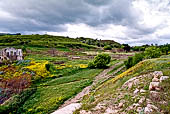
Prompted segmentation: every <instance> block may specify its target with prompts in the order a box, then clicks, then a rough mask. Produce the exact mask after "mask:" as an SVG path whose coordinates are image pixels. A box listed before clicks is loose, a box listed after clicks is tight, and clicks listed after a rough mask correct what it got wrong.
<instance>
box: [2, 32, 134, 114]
mask: <svg viewBox="0 0 170 114" xmlns="http://www.w3.org/2000/svg"><path fill="white" fill-rule="evenodd" d="M88 41H90V42H91V43H90V44H88ZM0 42H1V44H0V45H1V48H4V47H15V48H21V49H22V50H23V54H24V60H20V61H15V62H9V63H7V62H4V63H1V67H0V80H1V82H0V93H1V96H0V104H1V106H0V113H51V112H53V111H55V110H56V109H57V108H58V107H60V106H61V104H63V103H64V102H65V101H66V100H68V99H69V98H72V97H74V96H75V95H76V94H78V93H79V92H81V91H82V89H83V88H85V87H87V86H89V85H91V84H92V82H93V80H94V78H95V77H96V76H97V75H98V74H99V73H100V72H102V71H103V70H104V68H107V67H109V66H112V65H114V64H116V63H118V62H119V58H121V57H122V58H123V57H124V56H125V57H127V56H129V55H128V54H125V55H123V56H122V55H119V53H118V54H117V53H112V51H110V52H108V51H106V52H105V51H104V50H103V49H102V48H101V47H100V45H98V43H101V42H105V45H112V47H113V45H117V47H119V46H120V44H119V43H116V42H114V41H102V40H92V39H89V38H88V39H86V38H83V40H81V39H80V38H77V39H72V38H68V37H62V36H49V35H15V36H13V35H5V36H0ZM92 42H93V43H95V45H93V43H92ZM101 44H102V43H101ZM98 46H99V47H98ZM114 48H115V47H114ZM89 52H92V53H93V54H92V55H91V54H89ZM100 53H103V54H100ZM98 54H99V55H98ZM97 55H98V56H97ZM132 55H133V53H132ZM95 56H96V57H95ZM119 56H120V57H119ZM94 57H95V58H94ZM93 58H94V60H93ZM111 58H112V59H111ZM123 59H124V58H123ZM90 61H93V64H94V67H93V68H89V67H88V64H89V62H90ZM106 66H107V67H106Z"/></svg>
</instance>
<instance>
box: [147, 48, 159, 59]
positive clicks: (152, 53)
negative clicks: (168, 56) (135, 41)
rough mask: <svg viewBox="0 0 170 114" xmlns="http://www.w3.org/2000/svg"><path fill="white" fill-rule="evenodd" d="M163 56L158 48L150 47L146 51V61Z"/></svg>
mask: <svg viewBox="0 0 170 114" xmlns="http://www.w3.org/2000/svg"><path fill="white" fill-rule="evenodd" d="M161 54H162V52H161V50H160V49H159V48H157V47H149V48H146V50H145V51H144V55H145V58H146V59H151V58H157V57H160V56H161Z"/></svg>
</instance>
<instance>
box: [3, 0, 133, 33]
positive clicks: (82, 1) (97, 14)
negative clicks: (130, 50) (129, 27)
mask: <svg viewBox="0 0 170 114" xmlns="http://www.w3.org/2000/svg"><path fill="white" fill-rule="evenodd" d="M130 5H131V0H129V1H128V0H119V1H118V0H62V1H59V0H48V1H44V0H1V1H0V10H2V11H4V12H7V13H9V14H10V15H11V16H13V17H15V19H9V20H8V19H7V20H1V19H0V22H1V24H0V26H1V28H0V29H1V30H3V29H7V30H9V31H36V30H37V31H45V30H46V31H53V30H54V31H56V30H57V31H58V30H60V29H61V26H60V25H62V24H67V23H86V24H89V25H92V26H97V25H99V24H105V23H115V24H120V23H124V24H126V23H132V22H133V20H134V19H135V18H134V17H133V14H132V13H131V11H130V10H131V9H130ZM62 30H63V29H62Z"/></svg>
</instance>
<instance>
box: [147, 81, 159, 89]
mask: <svg viewBox="0 0 170 114" xmlns="http://www.w3.org/2000/svg"><path fill="white" fill-rule="evenodd" d="M159 84H160V82H151V83H150V85H149V90H155V89H156V88H159Z"/></svg>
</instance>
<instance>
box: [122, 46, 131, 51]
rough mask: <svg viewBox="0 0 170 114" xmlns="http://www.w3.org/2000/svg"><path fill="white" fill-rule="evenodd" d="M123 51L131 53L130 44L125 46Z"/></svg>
mask: <svg viewBox="0 0 170 114" xmlns="http://www.w3.org/2000/svg"><path fill="white" fill-rule="evenodd" d="M123 49H124V50H125V51H126V52H129V51H130V46H129V45H128V44H123Z"/></svg>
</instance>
